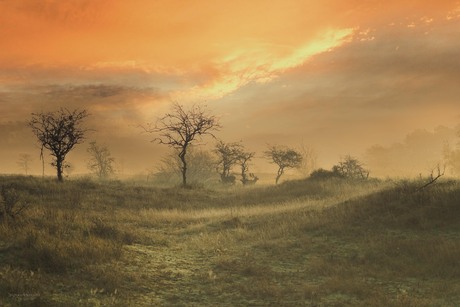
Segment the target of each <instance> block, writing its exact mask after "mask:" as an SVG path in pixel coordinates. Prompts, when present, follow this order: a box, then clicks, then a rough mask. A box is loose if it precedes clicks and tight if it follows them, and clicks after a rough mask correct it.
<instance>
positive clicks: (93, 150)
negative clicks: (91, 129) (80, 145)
mask: <svg viewBox="0 0 460 307" xmlns="http://www.w3.org/2000/svg"><path fill="white" fill-rule="evenodd" d="M87 152H88V153H89V155H90V160H89V162H88V169H89V170H90V171H91V172H93V173H94V174H96V176H97V177H98V178H99V179H107V178H108V177H109V176H110V175H112V174H113V173H114V167H113V163H114V162H115V159H114V158H113V157H112V155H111V153H110V151H109V149H108V148H107V147H106V146H100V145H98V144H97V143H96V141H92V142H91V143H89V147H88V149H87Z"/></svg>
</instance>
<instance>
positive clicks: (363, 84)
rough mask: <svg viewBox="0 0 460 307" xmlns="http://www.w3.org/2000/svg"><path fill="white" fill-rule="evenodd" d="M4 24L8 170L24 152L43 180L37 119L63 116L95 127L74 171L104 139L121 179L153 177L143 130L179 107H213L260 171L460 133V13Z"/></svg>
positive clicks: (17, 14)
mask: <svg viewBox="0 0 460 307" xmlns="http://www.w3.org/2000/svg"><path fill="white" fill-rule="evenodd" d="M0 11H1V12H2V13H1V14H0V37H1V43H0V44H1V46H0V173H20V172H22V170H21V167H20V166H18V164H17V161H18V159H19V156H20V155H21V154H24V153H27V154H30V155H31V156H32V158H33V161H32V163H31V172H32V173H36V174H39V173H41V167H40V162H39V147H38V144H37V142H36V140H35V139H34V136H33V134H32V132H31V131H30V129H29V128H28V127H27V122H28V121H29V120H30V118H31V113H36V112H48V111H54V110H57V109H59V108H61V107H63V108H68V109H74V108H79V109H86V110H88V111H89V113H90V114H91V116H90V117H89V118H88V120H87V121H86V123H85V124H86V126H87V127H88V128H89V129H92V132H90V133H89V134H88V135H87V143H85V144H80V145H78V146H77V147H76V148H75V149H74V151H73V152H71V153H70V154H69V156H68V158H67V160H68V161H69V162H70V163H71V164H73V165H74V166H75V169H76V171H77V172H85V171H87V169H86V162H85V161H86V160H87V159H88V155H87V153H86V148H87V145H88V144H89V141H91V140H96V141H97V142H98V143H100V144H103V145H106V146H107V147H108V148H109V149H110V150H111V152H112V155H113V156H114V158H115V159H116V160H117V167H118V169H119V172H121V173H127V174H128V173H129V174H135V173H139V172H145V171H146V170H147V169H152V168H155V166H156V165H158V161H159V160H160V159H161V157H162V156H164V155H165V154H167V153H168V149H167V148H165V146H163V145H159V144H155V143H152V142H151V140H152V139H154V138H155V135H149V134H147V133H145V132H144V131H143V130H142V129H141V127H140V126H143V125H146V124H147V123H151V122H155V120H156V119H157V118H158V117H160V116H162V115H163V114H164V113H165V112H167V111H168V110H169V108H170V107H171V104H172V103H173V102H178V103H180V104H183V105H184V106H185V107H187V106H190V105H192V104H196V103H199V104H205V105H207V106H208V108H209V110H210V111H211V112H212V113H213V114H215V115H216V116H218V117H219V118H220V123H221V124H222V129H221V130H220V131H219V132H218V133H217V134H216V136H217V137H218V138H219V139H222V140H224V141H225V142H235V141H242V142H243V144H244V145H245V146H246V147H247V148H248V150H251V151H255V152H257V153H258V155H257V156H256V159H255V160H254V166H253V167H254V169H256V170H257V171H262V169H265V167H266V166H267V163H266V161H264V159H263V157H262V152H263V150H264V149H265V148H266V147H267V144H270V145H275V144H279V145H286V146H298V145H299V144H304V145H307V146H310V147H312V148H314V149H315V151H316V152H317V154H318V163H319V165H320V166H322V167H325V168H329V167H330V166H332V165H333V164H334V163H335V162H337V161H338V160H339V159H340V157H343V156H344V155H347V154H351V155H355V156H357V157H364V156H365V153H366V151H367V150H368V149H369V148H370V147H371V146H374V145H382V146H393V145H392V144H394V143H397V142H404V140H405V137H406V135H408V134H410V133H411V132H413V131H415V130H419V129H426V130H428V131H435V130H436V129H438V127H439V126H444V127H447V128H448V129H454V127H457V125H458V124H459V123H460V99H459V97H460V86H459V83H458V82H459V80H460V56H459V54H460V1H444V0H441V1H426V0H408V1H396V0H385V1H383V0H360V1H358V0H348V1H339V0H325V1H313V0H309V1H306V0H303V1H301V0H272V1H261V0H252V1H246V0H245V1H240V0H234V1H220V0H196V1H183V0H181V1H179V0H168V1H166V0H164V1H163V0H156V1H150V0H132V1H121V0H120V1H117V0H97V1H91V0H67V1H60V0H0ZM452 135H455V134H452ZM449 141H451V140H449ZM206 143H207V146H208V148H211V147H212V145H213V144H214V143H215V141H214V140H213V139H207V142H206ZM428 145H429V144H428ZM47 159H48V160H50V158H47ZM46 172H47V174H53V173H54V171H53V169H52V167H51V166H48V167H47V169H46Z"/></svg>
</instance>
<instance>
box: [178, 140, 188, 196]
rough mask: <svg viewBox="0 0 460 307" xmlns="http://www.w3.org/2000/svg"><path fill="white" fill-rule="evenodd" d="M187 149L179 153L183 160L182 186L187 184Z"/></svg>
mask: <svg viewBox="0 0 460 307" xmlns="http://www.w3.org/2000/svg"><path fill="white" fill-rule="evenodd" d="M186 150H187V149H186V148H184V149H182V151H181V152H180V153H179V158H180V160H181V161H182V187H184V188H185V187H186V186H187V161H185V154H186V153H187V151H186Z"/></svg>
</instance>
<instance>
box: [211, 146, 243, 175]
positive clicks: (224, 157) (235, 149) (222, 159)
mask: <svg viewBox="0 0 460 307" xmlns="http://www.w3.org/2000/svg"><path fill="white" fill-rule="evenodd" d="M214 152H215V153H216V154H217V156H218V161H217V171H218V173H219V175H220V179H221V182H222V183H230V184H234V183H235V179H236V178H235V176H233V175H231V174H230V171H231V169H232V167H233V166H235V165H236V164H237V163H238V161H239V160H240V159H241V154H242V153H243V145H242V144H241V143H224V142H223V141H219V142H218V143H217V144H216V147H215V149H214Z"/></svg>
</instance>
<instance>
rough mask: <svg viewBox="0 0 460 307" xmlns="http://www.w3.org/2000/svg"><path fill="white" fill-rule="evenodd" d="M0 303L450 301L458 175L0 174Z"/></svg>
mask: <svg viewBox="0 0 460 307" xmlns="http://www.w3.org/2000/svg"><path fill="white" fill-rule="evenodd" d="M0 185H11V186H14V187H15V189H16V190H17V191H19V192H20V193H21V197H23V198H26V199H27V200H28V201H30V203H31V206H30V207H29V208H27V210H26V211H24V212H22V214H21V215H20V216H18V217H17V218H16V219H14V220H5V221H3V222H1V223H0V260H1V262H0V302H1V303H2V305H12V306H14V305H20V304H29V303H30V304H36V305H40V304H41V305H50V306H52V305H53V304H55V305H59V304H60V305H75V304H77V305H89V306H93V305H98V304H99V305H120V306H127V305H145V306H149V305H152V304H154V305H155V304H156V305H189V304H196V305H209V306H211V305H225V304H227V305H307V306H309V305H310V306H334V305H337V306H338V305H340V306H342V305H349V306H444V305H447V306H449V305H453V306H455V305H456V304H457V303H458V302H460V295H459V293H460V266H459V265H458V261H457V260H458V259H459V257H460V243H459V242H460V240H459V236H460V229H459V227H460V223H459V216H460V215H459V213H460V212H459V210H460V206H459V204H460V183H459V182H458V181H444V182H443V181H440V182H439V183H437V184H434V185H432V186H429V187H427V188H426V189H423V190H421V191H418V192H414V190H416V189H415V188H416V187H417V186H418V185H419V183H418V182H405V183H400V182H397V183H396V184H395V183H393V182H382V181H371V180H369V181H347V180H340V179H331V180H295V181H288V182H285V183H283V184H280V185H277V186H259V187H258V186H255V187H249V188H248V187H245V188H243V187H230V188H229V187H214V188H206V187H199V188H194V189H180V188H176V187H172V188H158V187H154V186H149V185H146V184H143V185H140V184H137V183H131V182H121V181H111V182H110V181H108V182H96V181H91V180H89V179H82V180H76V181H68V182H64V183H63V184H60V183H57V182H55V181H52V180H41V179H37V178H32V177H0Z"/></svg>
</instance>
